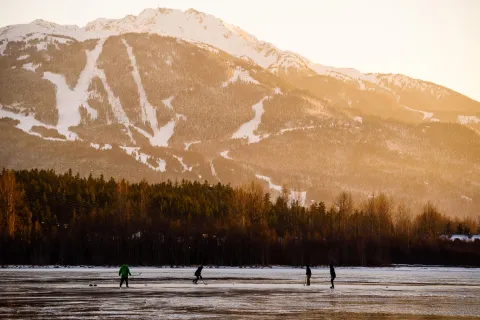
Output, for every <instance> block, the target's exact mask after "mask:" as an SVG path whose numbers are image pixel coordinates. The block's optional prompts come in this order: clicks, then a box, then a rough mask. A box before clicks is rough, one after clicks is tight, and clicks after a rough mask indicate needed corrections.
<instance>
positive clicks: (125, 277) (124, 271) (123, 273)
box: [118, 264, 132, 288]
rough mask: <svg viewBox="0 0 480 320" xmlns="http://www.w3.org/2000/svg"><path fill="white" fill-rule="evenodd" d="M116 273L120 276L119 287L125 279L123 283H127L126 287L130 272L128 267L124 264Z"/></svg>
mask: <svg viewBox="0 0 480 320" xmlns="http://www.w3.org/2000/svg"><path fill="white" fill-rule="evenodd" d="M118 275H119V276H122V277H121V278H120V288H121V287H122V284H123V281H125V284H126V285H127V288H128V276H131V275H132V274H131V273H130V269H129V268H128V266H127V265H126V264H124V265H123V266H121V267H120V270H119V271H118Z"/></svg>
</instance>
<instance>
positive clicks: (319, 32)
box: [0, 0, 480, 101]
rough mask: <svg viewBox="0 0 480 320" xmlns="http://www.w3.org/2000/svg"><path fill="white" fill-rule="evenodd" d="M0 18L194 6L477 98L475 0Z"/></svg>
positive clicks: (68, 2) (339, 60)
mask: <svg viewBox="0 0 480 320" xmlns="http://www.w3.org/2000/svg"><path fill="white" fill-rule="evenodd" d="M0 4H1V5H0V8H1V10H0V25H1V26H5V25H9V24H17V23H28V22H31V21H32V20H35V19H37V18H42V19H45V20H48V21H53V22H56V23H60V24H77V25H79V26H84V25H85V24H86V23H87V22H88V21H91V20H94V19H96V18H121V17H124V16H125V15H127V14H135V15H137V14H138V13H140V12H141V11H142V10H143V9H145V8H156V7H168V8H178V9H188V8H195V9H197V10H199V11H203V12H205V13H210V14H212V15H214V16H216V17H218V18H221V19H223V20H225V21H226V22H229V23H231V24H234V25H237V26H239V27H241V28H242V29H244V30H246V31H248V32H250V33H252V34H254V35H255V36H257V38H259V39H261V40H265V41H268V42H271V43H273V44H274V45H276V46H277V47H279V48H281V49H287V50H291V51H295V52H298V53H300V54H302V55H303V56H305V57H307V58H309V59H310V60H312V61H314V62H317V63H321V64H324V65H329V66H334V67H351V68H356V69H358V70H360V71H362V72H382V73H402V74H405V75H408V76H411V77H414V78H419V79H423V80H428V81H432V82H435V83H438V84H441V85H444V86H447V87H450V88H452V89H454V90H456V91H459V92H461V93H463V94H465V95H467V96H469V97H471V98H474V99H476V100H478V101H480V0H395V1H394V0H328V1H327V0H310V1H309V0H295V1H289V0H232V1H230V0H228V1H227V0H128V1H126V0H75V1H73V0H0Z"/></svg>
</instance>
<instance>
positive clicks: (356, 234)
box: [0, 170, 480, 266]
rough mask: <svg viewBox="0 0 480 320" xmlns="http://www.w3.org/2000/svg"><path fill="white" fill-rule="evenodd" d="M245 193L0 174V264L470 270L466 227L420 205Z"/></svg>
mask: <svg viewBox="0 0 480 320" xmlns="http://www.w3.org/2000/svg"><path fill="white" fill-rule="evenodd" d="M287 194H288V192H287V190H284V194H283V195H282V196H280V197H278V198H276V199H274V200H272V198H271V196H270V195H269V194H268V193H265V192H264V191H263V190H262V188H261V187H260V186H258V185H256V184H254V183H252V184H251V185H249V186H245V187H243V188H233V187H231V186H229V185H221V184H216V185H209V184H208V183H207V182H205V183H203V184H202V183H199V182H189V181H181V182H171V181H167V182H164V183H160V184H148V183H146V182H141V183H138V184H137V183H136V184H131V183H128V182H127V181H124V180H122V181H115V180H114V179H110V180H105V179H104V178H103V176H100V177H98V178H93V177H92V176H90V177H88V178H82V177H80V176H79V175H73V174H72V172H71V171H70V172H68V173H65V174H56V173H55V172H54V171H44V170H31V171H11V170H3V171H2V172H1V175H0V264H3V265H6V264H37V265H43V264H61V265H118V264H121V263H129V264H134V265H195V264H209V265H227V266H239V265H240V266H242V265H273V264H284V265H304V264H306V263H309V264H312V265H317V264H327V263H330V262H333V263H334V264H336V265H361V266H377V265H388V264H392V263H397V264H403V263H405V264H413V263H418V264H445V265H476V266H479V265H480V242H478V241H477V242H474V243H473V242H469V243H463V242H451V241H449V240H441V239H440V235H441V234H443V233H452V232H462V233H470V232H478V229H477V228H479V227H480V226H477V225H476V224H475V221H470V220H459V219H453V218H450V217H448V216H447V215H444V214H441V213H439V212H438V210H437V209H436V208H435V206H434V205H432V204H431V203H427V204H425V206H424V208H423V210H421V211H420V212H416V213H412V212H411V211H410V210H409V208H407V207H406V206H405V205H404V204H401V203H395V202H394V200H392V199H390V198H388V197H387V196H385V195H383V194H379V195H377V196H375V197H372V198H370V199H369V200H368V201H366V202H364V203H359V204H354V203H353V201H352V197H351V195H350V194H348V193H345V192H342V193H340V194H339V196H338V197H337V200H336V201H335V202H334V203H333V204H331V205H328V206H327V205H326V204H325V203H323V202H320V203H313V204H311V205H310V206H309V207H302V206H300V205H299V204H298V203H297V202H289V200H288V197H287Z"/></svg>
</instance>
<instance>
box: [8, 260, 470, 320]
mask: <svg viewBox="0 0 480 320" xmlns="http://www.w3.org/2000/svg"><path fill="white" fill-rule="evenodd" d="M131 271H132V274H133V276H132V277H131V278H130V283H129V284H130V288H129V289H126V288H122V289H119V288H118V285H119V277H118V269H117V268H115V269H113V268H69V269H55V268H46V269H40V268H35V269H30V268H15V269H14V268H12V269H0V279H1V281H2V283H1V286H0V319H133V318H136V319H345V318H348V319H349V320H353V319H459V318H460V317H462V319H463V317H464V319H480V269H466V268H441V267H440V268H437V267H393V268H336V273H337V280H336V281H335V289H334V290H331V289H330V282H329V280H330V278H329V270H328V268H327V267H321V268H320V267H319V268H312V273H313V276H312V285H311V286H310V287H305V286H303V281H304V279H305V269H296V268H281V267H275V268H271V269H270V268H265V269H240V268H219V269H216V268H208V267H206V268H204V270H203V272H202V275H203V277H204V279H205V282H206V285H204V284H203V283H200V282H199V284H198V285H193V284H192V282H191V279H193V273H194V271H195V269H194V268H174V269H170V268H136V267H132V268H131ZM139 273H141V274H140V275H138V274H139ZM90 284H92V285H93V284H96V285H97V286H90Z"/></svg>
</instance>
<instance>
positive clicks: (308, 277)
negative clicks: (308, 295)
mask: <svg viewBox="0 0 480 320" xmlns="http://www.w3.org/2000/svg"><path fill="white" fill-rule="evenodd" d="M306 275H307V286H309V285H310V278H311V277H312V270H310V266H309V265H308V264H307V273H306Z"/></svg>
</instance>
